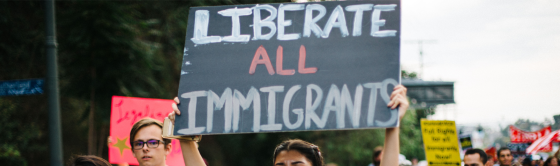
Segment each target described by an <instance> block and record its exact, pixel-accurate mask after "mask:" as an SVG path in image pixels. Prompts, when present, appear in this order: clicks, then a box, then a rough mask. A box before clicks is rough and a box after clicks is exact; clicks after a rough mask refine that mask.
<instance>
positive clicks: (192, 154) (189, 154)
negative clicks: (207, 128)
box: [168, 97, 206, 166]
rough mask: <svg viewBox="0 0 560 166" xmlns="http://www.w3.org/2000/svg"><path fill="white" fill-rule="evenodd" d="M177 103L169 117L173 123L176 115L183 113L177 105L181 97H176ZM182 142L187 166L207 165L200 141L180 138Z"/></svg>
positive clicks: (173, 105)
mask: <svg viewBox="0 0 560 166" xmlns="http://www.w3.org/2000/svg"><path fill="white" fill-rule="evenodd" d="M174 100H175V103H173V104H172V105H171V107H173V112H171V113H169V115H168V117H169V120H171V122H172V123H173V124H175V115H181V111H179V108H178V107H177V104H179V98H177V97H175V99H174ZM179 141H180V142H181V151H182V152H183V159H184V161H185V166H205V165H206V164H205V163H204V160H203V159H202V156H201V155H200V152H199V151H198V143H196V142H195V141H189V140H182V139H179Z"/></svg>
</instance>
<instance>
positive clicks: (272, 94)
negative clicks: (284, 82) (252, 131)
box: [261, 86, 284, 131]
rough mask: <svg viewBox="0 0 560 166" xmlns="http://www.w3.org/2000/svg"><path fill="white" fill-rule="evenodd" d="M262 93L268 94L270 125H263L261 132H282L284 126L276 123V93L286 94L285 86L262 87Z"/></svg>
mask: <svg viewBox="0 0 560 166" xmlns="http://www.w3.org/2000/svg"><path fill="white" fill-rule="evenodd" d="M261 92H268V124H266V125H262V126H261V130H264V131H272V130H282V124H280V123H274V121H275V120H276V92H284V86H269V87H262V88H261Z"/></svg>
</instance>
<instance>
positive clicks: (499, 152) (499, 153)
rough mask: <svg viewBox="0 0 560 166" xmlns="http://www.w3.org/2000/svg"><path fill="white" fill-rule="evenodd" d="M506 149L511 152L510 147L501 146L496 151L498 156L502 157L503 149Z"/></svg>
mask: <svg viewBox="0 0 560 166" xmlns="http://www.w3.org/2000/svg"><path fill="white" fill-rule="evenodd" d="M504 150H509V153H510V154H511V149H509V148H507V147H503V148H500V149H499V150H498V153H496V154H497V155H498V158H500V155H501V153H502V151H504Z"/></svg>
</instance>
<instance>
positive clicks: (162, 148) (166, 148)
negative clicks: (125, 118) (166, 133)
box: [130, 118, 171, 166]
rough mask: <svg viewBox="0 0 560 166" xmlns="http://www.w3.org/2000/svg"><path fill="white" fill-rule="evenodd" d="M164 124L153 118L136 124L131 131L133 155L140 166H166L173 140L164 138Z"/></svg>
mask: <svg viewBox="0 0 560 166" xmlns="http://www.w3.org/2000/svg"><path fill="white" fill-rule="evenodd" d="M162 128H163V124H162V123H161V122H160V121H158V120H155V119H152V118H144V119H141V120H139V121H138V122H136V123H134V125H133V126H132V129H131V130H130V145H131V146H132V154H133V156H134V157H135V158H136V160H138V164H139V165H140V166H165V158H166V157H167V155H168V154H169V153H170V152H171V140H170V139H165V138H163V137H162V131H163V130H162Z"/></svg>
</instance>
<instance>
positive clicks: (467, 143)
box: [459, 135, 473, 150]
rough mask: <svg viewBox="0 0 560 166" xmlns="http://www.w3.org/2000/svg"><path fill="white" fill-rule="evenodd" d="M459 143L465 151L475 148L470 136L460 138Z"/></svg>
mask: <svg viewBox="0 0 560 166" xmlns="http://www.w3.org/2000/svg"><path fill="white" fill-rule="evenodd" d="M459 142H460V143H461V148H462V149H463V150H466V149H471V148H472V147H473V146H472V141H471V136H470V135H468V136H464V137H461V138H459Z"/></svg>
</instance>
